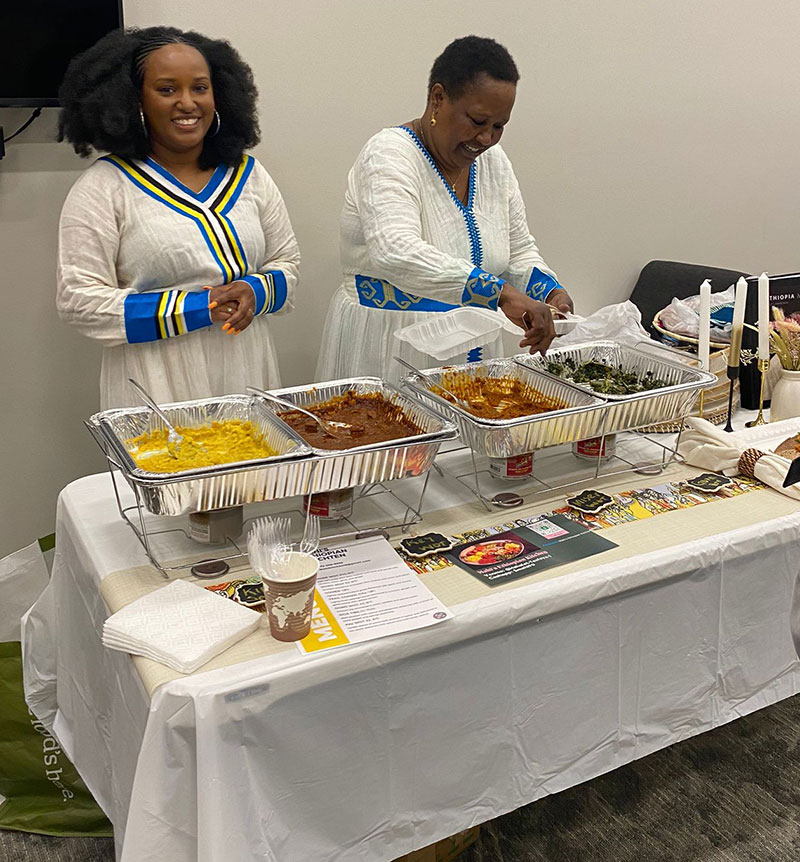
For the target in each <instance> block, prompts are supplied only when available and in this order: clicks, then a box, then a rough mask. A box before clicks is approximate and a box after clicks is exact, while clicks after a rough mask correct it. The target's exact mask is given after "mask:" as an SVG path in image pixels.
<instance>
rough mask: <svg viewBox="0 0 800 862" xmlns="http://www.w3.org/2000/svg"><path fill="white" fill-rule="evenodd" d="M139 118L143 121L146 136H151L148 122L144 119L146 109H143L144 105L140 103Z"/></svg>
mask: <svg viewBox="0 0 800 862" xmlns="http://www.w3.org/2000/svg"><path fill="white" fill-rule="evenodd" d="M139 119H140V120H141V123H142V131H143V132H144V136H145V137H146V138H149V137H150V132H148V131H147V123H146V122H145V121H144V111H143V110H142V106H141V105H139Z"/></svg>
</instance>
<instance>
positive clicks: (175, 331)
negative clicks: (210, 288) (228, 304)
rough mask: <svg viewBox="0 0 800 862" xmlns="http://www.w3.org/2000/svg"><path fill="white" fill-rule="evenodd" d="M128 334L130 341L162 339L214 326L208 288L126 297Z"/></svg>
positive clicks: (125, 308) (133, 342) (135, 342)
mask: <svg viewBox="0 0 800 862" xmlns="http://www.w3.org/2000/svg"><path fill="white" fill-rule="evenodd" d="M124 312H125V337H126V338H127V340H128V343H129V344H142V343H144V342H146V341H159V340H160V339H162V338H173V337H175V336H176V335H185V334H186V333H187V332H193V331H194V330H195V329H202V328H203V327H204V326H211V314H210V312H209V310H208V292H207V291H205V290H200V291H196V292H193V291H187V290H164V291H162V292H160V293H130V294H128V296H126V297H125V306H124Z"/></svg>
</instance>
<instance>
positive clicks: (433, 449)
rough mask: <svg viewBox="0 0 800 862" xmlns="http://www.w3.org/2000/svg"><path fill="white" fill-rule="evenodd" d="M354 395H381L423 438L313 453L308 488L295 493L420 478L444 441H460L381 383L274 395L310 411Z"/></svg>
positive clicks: (436, 417) (437, 418) (349, 382)
mask: <svg viewBox="0 0 800 862" xmlns="http://www.w3.org/2000/svg"><path fill="white" fill-rule="evenodd" d="M350 390H352V391H354V392H355V393H356V394H359V395H362V394H373V393H379V394H381V395H383V397H384V398H385V399H386V400H387V401H389V402H391V403H392V404H396V405H398V406H399V407H401V408H402V410H403V412H404V413H405V415H406V416H408V418H409V419H411V421H412V422H414V423H415V424H417V425H418V426H419V427H420V428H421V429H422V433H421V434H417V435H415V436H413V437H402V438H400V439H397V440H390V441H388V442H384V443H372V444H370V445H368V446H359V447H356V448H353V449H342V450H338V451H337V450H330V449H316V448H314V447H311V451H312V453H313V458H312V464H313V472H312V475H311V476H310V477H308V483H307V484H308V486H307V487H306V488H304V490H303V491H297V492H296V493H309V492H310V493H319V492H321V491H332V490H336V489H338V488H352V487H355V486H357V485H369V484H372V483H373V482H386V481H389V480H391V479H402V478H405V477H408V476H419V475H421V474H423V473H425V472H426V471H427V470H429V469H430V467H431V464H432V463H433V459H434V458H435V457H436V453H437V452H438V451H439V446H440V445H441V444H442V443H443V442H444V441H445V440H452V439H453V438H455V437H457V436H458V431H457V429H456V426H455V425H454V424H453V423H452V422H450V421H448V420H447V419H446V418H445V416H442V415H441V413H439V412H437V411H436V410H435V409H430V408H428V407H426V406H425V405H423V404H420V403H419V402H418V401H416V400H414V399H413V398H409V397H408V396H407V395H406V394H405V393H403V392H400V391H399V390H398V389H396V388H395V387H394V386H392V385H391V384H389V383H386V382H385V381H383V380H381V379H380V378H378V377H353V378H348V379H344V380H333V381H329V382H325V383H316V384H312V385H306V386H295V387H292V388H291V389H281V390H277V389H276V390H271V391H272V392H274V394H275V395H278V396H280V397H281V398H284V399H285V400H286V401H291V402H292V404H297V405H298V406H300V407H306V406H308V405H309V404H318V403H320V402H323V401H327V400H328V399H330V398H334V397H335V396H337V395H343V394H344V393H345V392H348V391H350ZM264 405H265V408H266V409H268V410H270V411H272V412H273V413H274V414H278V413H281V412H282V411H283V408H282V407H280V406H279V405H276V404H272V403H270V402H266V401H265V402H264Z"/></svg>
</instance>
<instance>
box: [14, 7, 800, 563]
mask: <svg viewBox="0 0 800 862" xmlns="http://www.w3.org/2000/svg"><path fill="white" fill-rule="evenodd" d="M125 6H126V19H127V23H128V24H130V25H148V24H155V23H170V24H174V25H177V26H179V27H185V28H188V27H194V28H195V29H198V30H200V31H203V32H206V33H208V34H209V35H215V36H224V37H226V38H229V39H230V40H231V41H232V42H233V43H234V44H235V45H236V46H237V47H238V48H239V50H240V51H241V53H242V54H243V55H244V57H245V58H246V59H247V60H248V62H249V63H250V64H251V65H252V66H253V69H254V71H255V74H256V79H257V82H258V84H259V88H260V91H261V125H262V130H263V142H262V143H261V145H260V146H259V147H258V148H257V150H256V155H257V156H258V157H259V158H260V159H261V160H262V161H263V162H264V163H265V165H266V166H267V167H268V169H269V170H270V171H271V173H272V174H273V176H274V177H275V179H276V181H277V182H278V184H279V186H280V188H281V190H282V191H283V194H284V196H285V198H286V201H287V204H288V207H289V211H290V213H291V216H292V221H293V223H294V227H295V230H296V232H297V235H298V238H299V241H300V244H301V250H302V252H303V267H302V284H301V288H300V295H299V297H298V303H297V306H298V307H297V311H296V312H295V314H293V315H292V316H291V317H288V318H283V319H281V320H280V326H279V327H276V330H277V338H278V344H279V349H280V352H281V364H282V368H283V374H284V379H285V381H286V382H287V383H295V382H302V381H304V380H308V379H310V378H311V375H312V373H313V369H314V365H315V360H316V350H317V343H318V339H319V334H320V331H321V327H322V322H323V319H324V315H325V310H326V308H327V305H328V300H329V298H330V296H331V293H332V292H333V290H334V289H335V287H336V286H337V283H338V280H339V275H338V236H337V219H338V213H339V209H340V206H341V198H342V192H343V188H344V182H345V176H346V173H347V170H348V169H349V167H350V165H351V164H352V162H353V159H354V158H355V156H356V154H357V152H358V150H359V148H360V147H361V145H362V144H363V143H364V141H365V140H366V139H367V137H369V135H371V134H372V133H373V132H374V131H376V130H377V129H379V128H381V127H382V126H385V125H390V124H394V123H399V122H402V121H405V120H408V119H410V118H412V117H415V116H418V115H419V113H420V112H421V110H422V108H423V106H424V96H425V82H426V78H427V71H428V69H429V67H430V64H431V62H432V60H433V58H434V56H435V55H436V53H437V52H438V51H439V50H441V48H442V47H444V45H445V44H447V42H448V41H450V40H451V39H452V38H455V37H456V36H459V35H464V34H466V33H470V32H475V33H478V34H481V35H493V36H494V37H495V38H497V39H499V40H500V41H502V42H504V43H505V44H506V45H507V46H508V47H509V49H510V50H511V52H512V53H513V54H514V56H515V58H516V60H517V63H518V65H519V67H520V71H521V73H522V81H521V83H520V87H519V94H518V98H517V106H516V108H515V111H514V117H513V120H512V123H511V124H510V126H509V128H508V131H507V133H506V136H505V138H504V141H503V143H504V146H505V147H506V150H507V151H508V153H509V155H510V156H511V158H512V160H513V162H514V165H515V167H516V170H517V174H518V176H519V179H520V183H521V186H522V189H523V194H524V196H525V199H526V201H527V205H528V214H529V220H530V224H531V226H532V229H533V232H534V234H535V235H536V237H537V239H538V241H539V245H540V248H541V250H542V253H543V254H544V257H545V259H546V260H547V261H548V263H549V264H550V265H551V266H552V267H554V268H555V269H556V271H557V272H558V273H559V276H560V277H561V280H562V281H563V282H564V284H565V285H567V286H568V287H569V288H570V290H571V291H572V292H573V294H574V296H575V297H576V299H577V303H578V306H579V310H583V311H590V310H593V309H595V308H597V307H599V306H601V305H603V304H606V303H608V302H612V301H616V300H619V299H622V298H625V297H626V296H627V295H628V293H629V292H630V289H631V287H632V285H633V283H634V281H635V278H636V274H637V273H638V271H639V269H640V268H641V266H642V265H643V264H644V263H646V262H647V261H648V260H650V259H652V258H669V259H676V260H687V261H696V262H703V263H708V264H711V265H717V266H724V267H731V268H742V269H745V270H750V271H760V270H761V269H768V270H770V271H771V272H776V273H777V272H782V271H783V272H785V271H791V270H796V269H800V255H798V254H797V253H796V245H797V239H796V237H797V235H798V221H799V220H800V219H799V218H798V205H797V199H798V189H800V182H798V180H799V179H800V177H799V176H798V173H800V160H798V158H797V156H796V152H797V141H798V140H800V116H799V114H800V99H799V98H798V96H797V93H796V90H797V81H798V80H799V79H800V74H799V73H800V52H798V51H797V47H796V34H797V33H798V32H799V31H800V6H798V4H796V3H794V2H791V0H783V2H780V0H778V1H777V2H765V3H761V4H756V3H753V2H751V0H719V2H703V0H700V2H697V0H695V2H687V0H674V2H671V3H668V2H666V0H661V2H656V0H650V2H641V0H607V2H604V3H598V2H588V0H578V2H565V0H538V2H530V0H513V2H502V0H495V2H491V3H487V2H486V0H460V2H452V0H439V2H430V0H427V2H423V0H403V2H401V0H397V2H389V0H338V2H328V3H323V2H321V0H315V2H311V0H269V2H257V0H226V2H225V3H224V4H221V3H219V2H216V0H213V2H212V0H192V2H185V0H180V2H178V0H171V2H166V0H127V2H126V3H125ZM54 114H55V112H54V111H52V110H48V111H45V113H44V115H43V116H42V118H40V119H39V120H38V121H37V122H36V124H35V125H34V126H32V127H31V128H30V129H29V130H28V131H26V132H25V133H23V135H22V136H20V138H19V139H17V140H16V141H14V142H12V143H11V144H9V146H8V155H7V157H6V159H5V160H3V161H2V162H0V261H2V267H0V273H1V274H0V285H2V292H3V293H2V295H3V303H2V307H3V309H4V312H5V314H4V320H5V325H4V327H3V336H2V340H0V361H1V362H2V376H0V380H1V381H2V382H1V383H0V394H2V404H3V405H4V407H5V415H6V416H7V419H6V421H5V422H4V423H3V424H4V429H3V431H4V433H3V436H2V440H3V444H2V447H0V481H2V497H0V501H1V503H2V519H0V554H4V553H6V552H9V551H11V550H13V549H15V548H17V547H19V546H21V545H22V544H24V543H26V542H28V541H30V540H31V539H33V538H35V537H36V536H38V535H41V534H43V533H46V532H49V531H50V530H51V529H52V524H53V515H54V507H55V498H56V495H57V493H58V490H59V489H60V488H61V487H62V486H63V485H64V484H65V483H66V482H68V481H69V480H70V479H72V478H74V477H77V476H80V475H84V474H86V473H88V472H92V471H95V470H97V469H98V468H99V467H100V466H101V461H100V459H99V457H98V455H97V453H96V451H95V447H94V444H93V443H92V442H91V440H90V439H89V437H88V434H87V433H86V431H85V430H84V429H83V427H82V425H81V421H82V420H83V419H84V418H85V417H86V416H88V415H89V414H90V413H91V412H92V411H93V410H94V409H96V403H97V377H98V375H97V368H98V351H97V349H96V348H95V346H94V345H92V344H90V343H89V342H88V341H86V340H84V339H82V338H80V337H78V336H77V335H75V334H74V333H73V332H71V331H70V330H69V329H68V327H67V326H66V325H65V324H61V323H60V322H59V321H58V319H57V317H56V314H55V311H54V309H53V302H52V297H53V267H54V257H55V229H56V220H57V214H58V210H59V207H60V205H61V202H62V200H63V198H64V195H65V194H66V191H67V189H68V188H69V186H70V184H71V183H72V182H73V181H74V179H75V177H76V176H77V172H78V171H79V170H80V169H81V167H82V164H81V162H80V160H79V159H77V158H75V157H74V156H73V155H72V154H71V152H70V151H69V149H68V148H67V147H66V146H64V145H56V144H54V143H50V142H49V141H52V135H53V129H54V116H53V115H54ZM26 116H27V112H25V111H21V110H19V109H14V110H11V109H0V123H2V124H3V125H4V126H5V129H6V134H8V133H9V130H11V129H12V128H14V127H16V126H17V125H19V123H21V122H22V120H23V119H24V118H25V117H26Z"/></svg>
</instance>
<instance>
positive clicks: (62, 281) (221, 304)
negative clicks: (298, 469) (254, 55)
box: [57, 27, 300, 409]
mask: <svg viewBox="0 0 800 862" xmlns="http://www.w3.org/2000/svg"><path fill="white" fill-rule="evenodd" d="M256 95H257V93H256V88H255V85H254V83H253V76H252V72H251V71H250V68H249V67H248V66H247V65H246V64H245V63H244V62H243V61H242V59H241V58H240V57H239V55H238V54H237V53H236V51H235V50H234V49H233V48H232V47H231V46H230V45H229V44H228V43H227V42H224V41H219V40H214V39H209V38H207V37H205V36H201V35H200V34H198V33H193V32H181V31H180V30H176V29H173V28H169V27H151V28H147V29H142V30H136V29H133V30H127V31H115V32H114V33H110V34H109V35H107V36H105V37H104V38H103V39H101V40H100V41H99V42H98V43H97V44H96V45H94V47H92V48H90V49H89V50H88V51H86V52H85V53H84V54H82V55H80V56H79V57H77V58H76V59H75V60H74V61H73V62H72V64H71V65H70V67H69V69H68V71H67V74H66V76H65V78H64V82H63V84H62V88H61V92H60V98H61V104H62V111H61V117H60V126H59V140H63V139H66V140H68V141H70V142H71V143H72V144H73V146H74V148H75V150H76V152H78V153H80V154H81V155H82V156H89V155H90V154H91V153H92V151H93V150H95V151H100V152H106V153H107V154H108V155H105V156H102V157H101V158H99V159H98V160H97V161H96V162H95V163H94V164H93V165H92V166H91V167H90V168H89V169H88V170H87V171H86V172H85V173H84V174H83V175H82V176H81V177H80V178H79V179H78V181H77V182H76V183H75V185H74V186H73V188H72V190H71V191H70V193H69V195H68V197H67V200H66V202H65V204H64V208H63V211H62V213H61V222H60V228H59V258H58V294H57V305H58V310H59V313H60V315H61V316H62V318H64V319H65V320H67V321H68V322H70V323H71V324H73V325H74V326H76V327H77V328H78V330H79V331H81V332H82V333H84V334H85V335H88V336H89V337H90V338H94V339H96V340H97V341H100V342H101V343H102V344H103V346H104V352H103V365H102V371H101V381H100V401H101V406H102V408H103V409H105V408H108V407H116V406H125V405H130V404H135V403H137V398H136V395H135V393H134V392H132V391H131V388H130V386H129V385H128V382H127V381H128V378H129V377H132V378H134V379H135V380H137V381H138V382H139V383H141V384H142V385H143V386H144V387H145V388H146V389H148V390H149V391H150V393H151V394H152V395H153V397H154V398H155V399H156V400H157V401H160V402H169V401H181V400H186V399H193V398H202V397H208V396H212V395H223V394H228V393H234V392H244V391H245V387H246V386H247V385H248V384H253V385H255V386H261V387H274V386H277V385H279V384H280V380H279V376H278V362H277V356H276V354H275V349H274V346H273V343H272V339H271V336H270V327H269V323H268V319H269V316H270V315H272V314H275V313H278V312H281V311H287V310H289V309H290V308H291V305H292V294H293V291H294V288H295V286H296V283H297V270H298V264H299V261H300V255H299V252H298V248H297V242H296V240H295V236H294V233H293V231H292V227H291V224H290V222H289V217H288V214H287V212H286V207H285V206H284V203H283V199H282V198H281V194H280V192H279V191H278V188H277V186H276V185H275V183H274V182H273V180H272V179H271V177H270V176H269V174H268V173H267V171H266V170H265V169H264V168H263V167H262V166H261V165H260V164H259V163H258V162H257V161H256V160H255V159H254V158H253V157H252V156H250V155H246V154H245V152H244V151H245V150H246V149H248V148H250V147H253V146H254V145H255V144H256V143H258V140H259V129H258V121H257V117H256Z"/></svg>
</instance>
